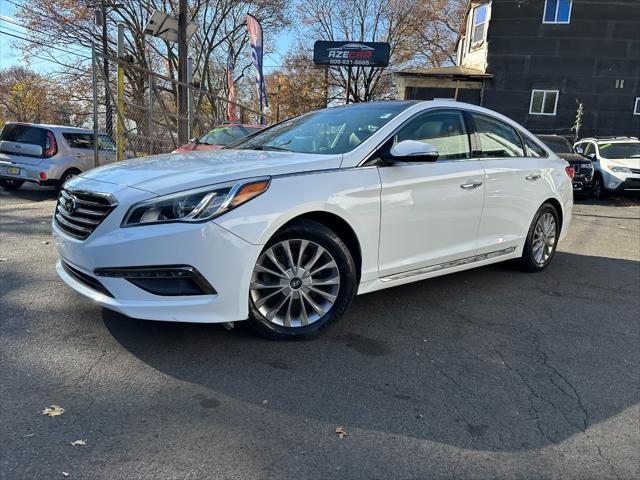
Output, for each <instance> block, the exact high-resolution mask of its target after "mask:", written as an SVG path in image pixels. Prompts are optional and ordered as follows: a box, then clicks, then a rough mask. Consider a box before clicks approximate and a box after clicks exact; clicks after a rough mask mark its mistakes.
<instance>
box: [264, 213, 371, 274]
mask: <svg viewBox="0 0 640 480" xmlns="http://www.w3.org/2000/svg"><path fill="white" fill-rule="evenodd" d="M301 220H310V221H313V222H317V223H320V224H322V225H324V226H325V227H327V228H329V229H331V230H333V231H334V232H335V233H336V234H337V235H338V236H339V237H340V238H341V239H342V241H343V242H344V243H345V244H346V245H347V248H348V249H349V252H350V253H351V256H352V257H353V262H354V263H355V265H356V272H357V275H358V278H357V281H358V282H360V275H361V273H362V249H361V246H360V240H358V236H357V235H356V232H355V230H354V229H353V227H352V226H351V225H350V224H349V222H347V221H346V220H345V219H344V218H343V217H341V216H340V215H337V214H335V213H332V212H327V211H321V210H315V211H309V212H305V213H301V214H298V215H296V216H295V217H292V218H290V219H289V220H287V221H286V222H285V223H284V224H282V225H281V226H280V227H279V228H278V229H277V230H276V231H275V232H274V233H273V234H272V235H271V237H273V236H274V235H276V234H277V233H278V232H280V231H281V230H282V229H284V228H286V227H287V226H289V225H291V224H292V223H296V222H299V221H301Z"/></svg>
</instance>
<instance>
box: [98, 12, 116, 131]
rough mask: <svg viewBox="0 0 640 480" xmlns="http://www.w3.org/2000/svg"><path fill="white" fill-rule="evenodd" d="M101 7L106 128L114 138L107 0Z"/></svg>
mask: <svg viewBox="0 0 640 480" xmlns="http://www.w3.org/2000/svg"><path fill="white" fill-rule="evenodd" d="M100 9H101V10H102V53H103V54H104V56H103V57H102V66H103V68H104V102H105V107H106V117H107V118H106V121H105V129H106V131H107V134H108V135H109V136H110V137H111V138H113V108H112V107H111V99H110V98H109V96H110V94H109V93H110V92H109V88H110V87H109V60H107V54H108V53H109V50H108V48H109V45H108V41H107V2H106V1H105V0H100Z"/></svg>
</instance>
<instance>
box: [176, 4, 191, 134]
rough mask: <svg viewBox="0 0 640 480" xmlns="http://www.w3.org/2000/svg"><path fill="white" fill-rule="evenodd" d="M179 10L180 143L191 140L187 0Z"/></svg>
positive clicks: (180, 5)
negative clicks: (189, 131)
mask: <svg viewBox="0 0 640 480" xmlns="http://www.w3.org/2000/svg"><path fill="white" fill-rule="evenodd" d="M178 5H179V7H178V8H179V12H178V82H182V83H178V142H179V143H180V145H182V144H184V143H187V142H188V141H189V133H188V129H189V128H188V122H187V121H185V120H186V119H187V115H188V113H187V112H188V105H187V102H188V100H187V88H186V87H185V85H184V84H185V83H187V81H188V73H187V51H188V49H187V0H179V3H178Z"/></svg>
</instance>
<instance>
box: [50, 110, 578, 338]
mask: <svg viewBox="0 0 640 480" xmlns="http://www.w3.org/2000/svg"><path fill="white" fill-rule="evenodd" d="M572 175H573V168H572V167H571V166H570V165H569V164H568V163H567V162H565V161H564V160H562V159H560V158H559V157H558V156H557V155H556V154H554V153H553V152H552V151H551V150H550V149H549V148H547V147H546V146H545V145H544V144H542V143H541V142H540V141H539V140H537V139H536V138H535V137H534V136H532V135H531V134H530V133H529V132H527V131H526V130H525V129H524V128H522V127H521V126H520V125H518V124H517V123H515V122H513V121H512V120H509V119H508V118H506V117H504V116H502V115H500V114H498V113H495V112H492V111H490V110H487V109H484V108H480V107H477V106H473V105H467V104H464V103H458V102H453V101H432V102H409V101H397V102H371V103H359V104H353V105H349V106H344V107H336V108H328V109H324V110H319V111H316V112H311V113H308V114H305V115H302V116H299V117H296V118H292V119H289V120H286V121H284V122H282V123H279V124H277V125H273V126H271V127H269V128H266V129H264V130H262V131H260V132H258V133H255V134H253V135H252V136H250V137H248V138H246V139H242V140H239V141H237V142H236V143H235V144H232V145H229V146H228V147H225V148H223V149H220V150H215V151H203V152H193V151H192V152H186V153H174V154H170V155H155V156H153V157H148V158H140V159H136V160H130V161H125V162H120V163H118V164H113V165H108V166H106V167H102V168H97V169H95V170H91V171H90V172H87V173H85V174H82V175H80V176H78V177H75V178H73V179H72V180H70V181H69V182H68V183H67V184H66V185H65V186H64V187H63V189H62V191H61V194H60V197H59V199H58V205H57V206H56V212H55V216H54V220H53V237H54V240H55V243H56V247H57V249H58V254H59V256H60V259H59V261H58V264H57V271H58V274H59V276H60V277H61V278H62V279H63V280H64V281H65V282H66V283H67V284H68V285H69V286H71V287H72V288H74V289H76V290H77V291H78V292H80V293H81V294H83V295H85V296H87V297H88V298H91V299H93V300H94V301H96V302H98V303H99V304H100V305H103V306H104V307H106V308H110V309H113V310H116V311H119V312H121V313H124V314H125V315H129V316H131V317H136V318H143V319H156V320H168V321H182V322H209V323H215V322H222V323H226V322H233V321H236V320H244V319H247V318H248V319H249V321H250V323H251V324H252V325H253V326H254V327H255V328H256V329H257V330H258V331H259V332H261V333H263V334H265V335H267V336H269V337H274V338H295V337H302V336H306V335H312V334H315V333H317V332H318V331H320V330H321V329H322V328H324V327H326V326H327V325H329V324H330V323H332V322H334V321H335V320H337V319H338V318H339V317H340V316H341V315H342V314H344V312H345V311H346V310H347V307H348V306H349V304H350V303H351V300H352V299H353V297H354V296H355V295H356V294H363V293H368V292H373V291H375V290H380V289H383V288H389V287H394V286H397V285H402V284H405V283H409V282H414V281H417V280H423V279H426V278H430V277H434V276H437V275H443V274H447V273H452V272H457V271H460V270H465V269H468V268H473V267H480V266H482V265H487V264H490V263H494V262H500V261H504V260H510V259H518V260H519V261H520V263H521V264H522V265H523V266H524V267H526V268H527V269H528V270H531V271H539V270H543V269H544V268H546V267H547V266H548V265H549V263H550V262H551V260H552V258H553V255H554V252H555V249H556V245H557V242H558V240H559V239H561V238H562V237H563V236H564V235H565V234H566V231H567V228H568V226H569V223H570V220H571V211H572V206H573V192H572V185H571V179H572ZM425 288H428V285H425Z"/></svg>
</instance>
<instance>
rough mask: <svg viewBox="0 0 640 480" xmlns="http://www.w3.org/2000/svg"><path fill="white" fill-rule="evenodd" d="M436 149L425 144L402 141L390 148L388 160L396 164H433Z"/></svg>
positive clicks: (436, 154)
mask: <svg viewBox="0 0 640 480" xmlns="http://www.w3.org/2000/svg"><path fill="white" fill-rule="evenodd" d="M438 155H439V154H438V149H437V148H436V147H435V146H434V145H431V144H430V143H426V142H418V141H417V140H403V141H402V142H399V143H397V144H395V145H394V146H393V147H391V150H390V151H389V157H390V158H389V160H392V161H398V162H435V161H436V160H437V159H438Z"/></svg>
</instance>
